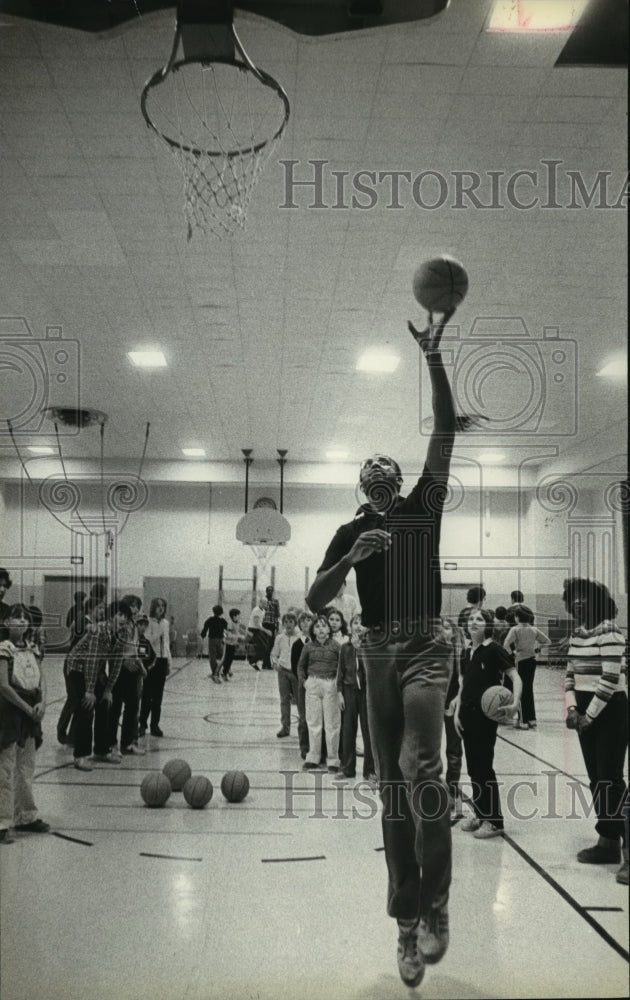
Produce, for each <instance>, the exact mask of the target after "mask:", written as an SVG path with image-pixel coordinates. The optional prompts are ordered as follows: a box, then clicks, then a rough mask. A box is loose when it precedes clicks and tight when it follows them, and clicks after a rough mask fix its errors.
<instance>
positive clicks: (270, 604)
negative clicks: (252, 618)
mask: <svg viewBox="0 0 630 1000" xmlns="http://www.w3.org/2000/svg"><path fill="white" fill-rule="evenodd" d="M279 621H280V604H279V603H278V601H277V600H276V599H275V597H272V598H271V600H270V599H269V598H267V607H266V609H265V614H264V617H263V625H264V626H265V628H269V629H273V630H274V631H276V629H277V628H278V622H279Z"/></svg>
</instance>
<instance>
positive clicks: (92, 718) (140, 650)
mask: <svg viewBox="0 0 630 1000" xmlns="http://www.w3.org/2000/svg"><path fill="white" fill-rule="evenodd" d="M76 607H77V610H76V612H75V614H74V615H73V617H72V619H71V622H70V628H71V643H70V651H69V653H68V655H67V657H66V659H65V663H64V678H65V683H66V702H65V704H64V706H63V708H62V710H61V714H60V716H59V721H58V724H57V738H58V740H59V742H60V743H61V744H63V745H69V746H72V747H73V748H74V766H75V767H76V768H77V769H78V770H80V771H91V770H92V763H91V762H92V761H94V760H96V761H101V762H104V763H109V764H118V763H120V760H121V757H122V756H123V755H132V754H135V755H139V756H143V755H144V753H145V751H144V750H143V749H142V748H141V747H140V746H139V745H138V738H139V737H141V736H144V735H145V734H146V732H147V727H149V726H150V732H151V735H153V736H157V737H161V736H163V735H164V733H163V732H162V730H161V729H160V715H161V708H162V698H163V694H164V685H165V683H166V678H167V676H168V674H169V673H170V669H171V650H170V623H169V621H168V619H167V617H166V611H167V604H166V601H165V600H164V599H163V598H161V597H156V598H154V599H153V600H152V602H151V606H150V612H149V616H148V617H147V615H143V614H141V608H142V601H141V600H140V598H139V597H137V596H136V595H135V594H128V595H126V596H125V597H123V598H121V600H119V601H114V602H112V603H110V604H108V603H107V599H106V593H105V589H104V588H103V587H100V586H99V585H98V584H96V585H95V586H94V587H93V588H92V591H91V592H90V595H89V597H88V599H87V600H86V601H85V603H84V604H83V606H82V607H81V608H78V606H76ZM121 715H122V720H121ZM119 727H120V740H119V733H118V731H119ZM92 750H93V751H94V752H93V753H92Z"/></svg>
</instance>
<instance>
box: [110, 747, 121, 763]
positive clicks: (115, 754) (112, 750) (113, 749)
mask: <svg viewBox="0 0 630 1000" xmlns="http://www.w3.org/2000/svg"><path fill="white" fill-rule="evenodd" d="M109 752H110V755H111V756H112V757H118V760H120V759H121V757H122V754H121V752H120V750H119V749H118V744H116V746H115V747H110V749H109Z"/></svg>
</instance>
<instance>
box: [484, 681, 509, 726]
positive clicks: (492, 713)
mask: <svg viewBox="0 0 630 1000" xmlns="http://www.w3.org/2000/svg"><path fill="white" fill-rule="evenodd" d="M511 701H512V693H511V692H510V691H508V689H507V688H504V687H501V685H500V684H494V685H493V686H492V687H489V688H487V689H486V690H485V691H484V693H483V694H482V696H481V711H482V712H483V713H484V715H487V716H488V718H489V719H492V721H493V722H502V721H503V720H504V719H505V712H504V711H503V710H504V708H505V706H506V705H509V704H510V702H511Z"/></svg>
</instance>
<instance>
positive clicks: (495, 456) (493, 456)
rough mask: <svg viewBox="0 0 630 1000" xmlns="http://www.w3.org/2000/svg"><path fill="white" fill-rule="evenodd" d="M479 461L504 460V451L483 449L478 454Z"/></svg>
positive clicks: (492, 461)
mask: <svg viewBox="0 0 630 1000" xmlns="http://www.w3.org/2000/svg"><path fill="white" fill-rule="evenodd" d="M479 461H480V462H490V463H494V462H496V463H498V462H504V461H505V453H504V452H502V451H484V452H482V453H481V455H480V456H479Z"/></svg>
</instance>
